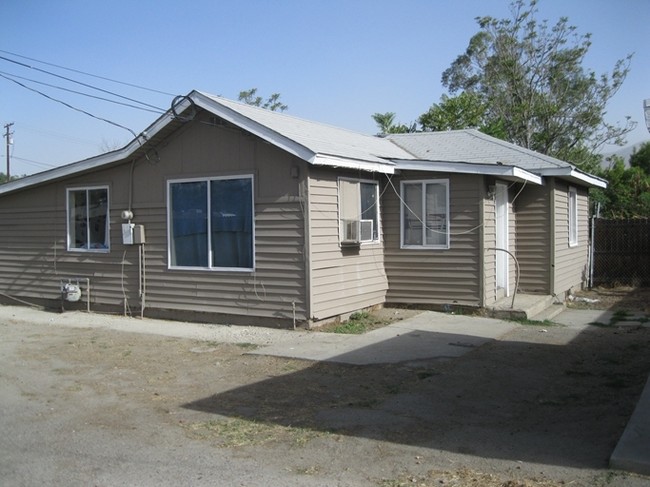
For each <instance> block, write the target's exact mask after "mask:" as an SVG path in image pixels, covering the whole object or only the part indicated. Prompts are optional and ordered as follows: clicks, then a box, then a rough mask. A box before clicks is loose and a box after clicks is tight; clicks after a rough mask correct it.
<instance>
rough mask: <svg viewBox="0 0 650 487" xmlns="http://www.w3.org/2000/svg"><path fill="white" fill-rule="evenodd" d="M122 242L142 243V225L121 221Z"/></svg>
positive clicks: (143, 240)
mask: <svg viewBox="0 0 650 487" xmlns="http://www.w3.org/2000/svg"><path fill="white" fill-rule="evenodd" d="M122 243H123V244H124V245H134V244H135V245H139V244H144V243H145V239H144V226H143V225H135V224H134V223H122Z"/></svg>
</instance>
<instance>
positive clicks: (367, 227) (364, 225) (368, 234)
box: [359, 220, 375, 242]
mask: <svg viewBox="0 0 650 487" xmlns="http://www.w3.org/2000/svg"><path fill="white" fill-rule="evenodd" d="M374 223H375V222H373V221H372V220H361V221H360V222H359V240H361V241H362V242H371V241H372V239H373V230H374V229H373V225H374Z"/></svg>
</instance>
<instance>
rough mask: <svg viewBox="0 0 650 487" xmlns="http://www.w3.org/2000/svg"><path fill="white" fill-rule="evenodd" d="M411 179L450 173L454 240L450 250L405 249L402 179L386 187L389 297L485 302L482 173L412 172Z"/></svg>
mask: <svg viewBox="0 0 650 487" xmlns="http://www.w3.org/2000/svg"><path fill="white" fill-rule="evenodd" d="M407 177H408V179H418V180H420V179H447V178H449V197H450V218H451V219H450V221H451V224H450V229H451V234H452V235H451V244H450V248H449V249H447V250H420V249H418V250H415V249H400V200H399V197H398V195H397V194H396V191H399V188H400V184H399V183H400V179H398V178H397V177H393V186H394V188H395V190H393V188H392V187H390V186H389V189H388V190H387V191H386V192H385V193H384V199H383V201H384V208H383V213H382V214H383V217H384V239H385V247H386V251H385V252H386V274H387V276H388V294H387V301H388V302H390V303H406V304H420V305H441V304H459V305H467V306H478V305H480V300H481V299H480V294H481V291H480V287H481V286H480V276H481V264H482V263H481V256H480V250H479V249H480V235H481V232H482V229H481V214H480V211H481V205H480V201H481V194H482V182H483V178H482V177H480V176H459V175H446V174H423V173H409V174H408V176H407Z"/></svg>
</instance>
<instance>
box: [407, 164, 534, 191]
mask: <svg viewBox="0 0 650 487" xmlns="http://www.w3.org/2000/svg"><path fill="white" fill-rule="evenodd" d="M394 162H395V163H396V164H397V166H396V168H397V169H400V170H411V171H435V172H451V173H458V174H482V175H486V176H500V177H509V178H514V179H516V180H519V181H526V182H528V183H533V184H539V185H542V184H543V178H542V176H540V175H537V174H533V173H531V172H528V171H526V170H525V169H521V168H520V167H517V166H505V165H503V166H502V165H495V164H469V163H463V162H436V161H417V160H399V161H397V160H396V161H394Z"/></svg>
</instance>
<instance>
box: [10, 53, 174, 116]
mask: <svg viewBox="0 0 650 487" xmlns="http://www.w3.org/2000/svg"><path fill="white" fill-rule="evenodd" d="M0 59H1V60H3V61H7V62H10V63H13V64H16V65H18V66H22V67H24V68H28V69H33V70H35V71H38V72H40V73H44V74H48V75H50V76H54V77H56V78H60V79H63V80H66V81H69V82H70V83H75V84H78V85H81V86H85V87H86V88H90V89H93V90H97V91H100V92H102V93H106V94H109V95H111V96H115V97H117V98H121V99H123V100H128V101H131V102H134V103H138V104H140V105H143V106H146V107H149V108H153V109H155V110H159V111H160V112H165V111H166V110H165V109H163V108H160V107H157V106H155V105H151V104H149V103H145V102H142V101H139V100H136V99H134V98H130V97H128V96H124V95H120V94H118V93H114V92H112V91H109V90H105V89H103V88H99V87H97V86H93V85H91V84H88V83H84V82H83V81H77V80H75V79H72V78H68V77H67V76H62V75H60V74H56V73H52V72H51V71H47V70H45V69H41V68H37V67H36V66H30V65H29V64H26V63H22V62H20V61H16V60H14V59H10V58H8V57H5V56H0Z"/></svg>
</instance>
